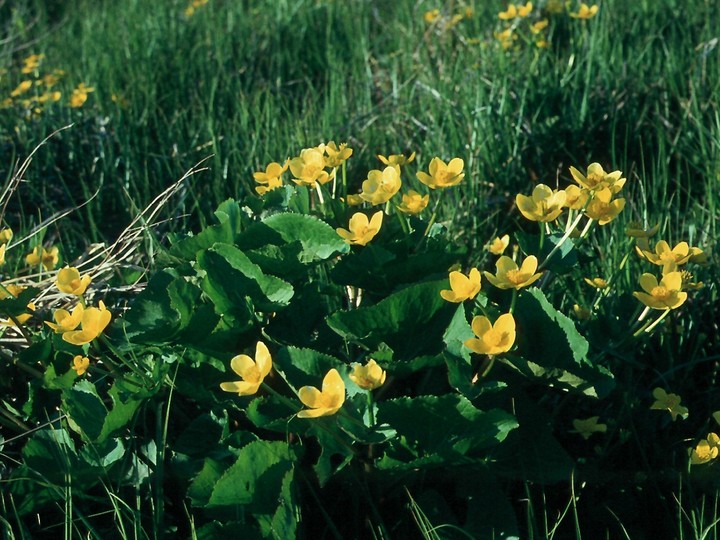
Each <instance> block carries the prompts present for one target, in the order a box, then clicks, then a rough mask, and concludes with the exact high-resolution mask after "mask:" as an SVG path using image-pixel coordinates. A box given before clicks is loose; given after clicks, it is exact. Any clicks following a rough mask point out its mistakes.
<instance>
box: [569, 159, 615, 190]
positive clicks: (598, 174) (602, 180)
mask: <svg viewBox="0 0 720 540" xmlns="http://www.w3.org/2000/svg"><path fill="white" fill-rule="evenodd" d="M570 174H571V175H572V177H573V178H574V179H575V181H576V182H577V183H578V184H579V185H580V186H582V187H584V188H585V189H589V190H591V191H595V190H598V189H603V188H608V189H609V190H610V191H611V193H613V194H615V193H617V192H619V191H620V190H621V189H622V187H623V186H624V185H625V181H626V179H625V178H621V176H622V173H621V172H620V171H613V172H611V173H606V172H605V170H604V169H603V168H602V166H601V165H600V164H599V163H591V164H590V165H588V168H587V175H584V174H582V173H581V172H580V171H578V170H577V169H576V168H575V167H570Z"/></svg>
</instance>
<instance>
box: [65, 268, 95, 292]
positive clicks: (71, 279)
mask: <svg viewBox="0 0 720 540" xmlns="http://www.w3.org/2000/svg"><path fill="white" fill-rule="evenodd" d="M91 281H92V279H91V278H90V276H88V275H85V276H83V277H82V278H80V272H79V271H78V269H77V268H72V267H69V266H66V267H65V268H63V269H62V270H60V271H59V272H58V275H57V287H58V289H60V291H61V292H64V293H67V294H74V295H75V296H81V295H82V294H84V293H85V290H86V289H87V288H88V285H90V282H91Z"/></svg>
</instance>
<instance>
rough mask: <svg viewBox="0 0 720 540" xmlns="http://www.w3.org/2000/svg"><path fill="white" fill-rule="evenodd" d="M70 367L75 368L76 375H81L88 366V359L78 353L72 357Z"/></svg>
mask: <svg viewBox="0 0 720 540" xmlns="http://www.w3.org/2000/svg"><path fill="white" fill-rule="evenodd" d="M70 367H72V369H74V370H75V373H77V376H78V377H79V376H80V375H83V374H84V373H85V372H86V371H87V370H88V368H89V367H90V359H89V358H88V357H87V356H82V355H80V354H78V355H77V356H75V358H73V361H72V366H70Z"/></svg>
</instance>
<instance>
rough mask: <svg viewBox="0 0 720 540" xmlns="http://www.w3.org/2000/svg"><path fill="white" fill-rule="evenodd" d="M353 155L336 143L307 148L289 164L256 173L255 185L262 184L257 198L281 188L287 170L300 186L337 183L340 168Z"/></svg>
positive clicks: (350, 149) (343, 145) (288, 161)
mask: <svg viewBox="0 0 720 540" xmlns="http://www.w3.org/2000/svg"><path fill="white" fill-rule="evenodd" d="M352 152H353V151H352V148H348V147H347V144H341V145H340V146H339V147H338V146H337V145H336V144H335V142H334V141H330V142H329V143H327V144H320V145H318V146H315V147H312V148H305V149H304V150H302V151H301V152H300V155H299V156H296V157H294V158H291V159H288V160H286V161H285V163H283V164H282V165H280V164H279V163H276V162H272V163H270V164H269V165H268V166H267V167H266V168H265V171H258V172H256V173H254V174H253V177H254V178H255V182H257V183H258V184H260V185H258V186H256V187H255V191H257V193H258V195H265V194H266V193H267V192H269V191H272V190H274V189H277V188H279V187H280V186H282V185H283V182H282V175H283V174H284V173H285V171H287V170H288V168H289V169H290V172H291V173H292V175H293V178H292V181H293V182H295V183H296V184H297V185H300V186H307V187H310V188H314V189H317V187H318V185H323V184H327V183H328V182H331V181H333V180H335V176H336V172H337V168H338V167H339V166H341V165H342V164H343V163H344V162H345V161H346V160H347V159H348V158H349V157H350V156H351V155H352ZM326 169H329V170H326Z"/></svg>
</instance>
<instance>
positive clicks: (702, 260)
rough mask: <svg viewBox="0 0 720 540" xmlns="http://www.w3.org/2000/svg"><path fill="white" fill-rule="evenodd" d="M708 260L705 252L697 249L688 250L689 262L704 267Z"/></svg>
mask: <svg viewBox="0 0 720 540" xmlns="http://www.w3.org/2000/svg"><path fill="white" fill-rule="evenodd" d="M709 260H710V257H709V255H708V254H707V252H705V251H703V250H702V249H700V248H699V247H691V248H690V262H691V263H695V264H700V265H705V264H707V263H708V261H709Z"/></svg>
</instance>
